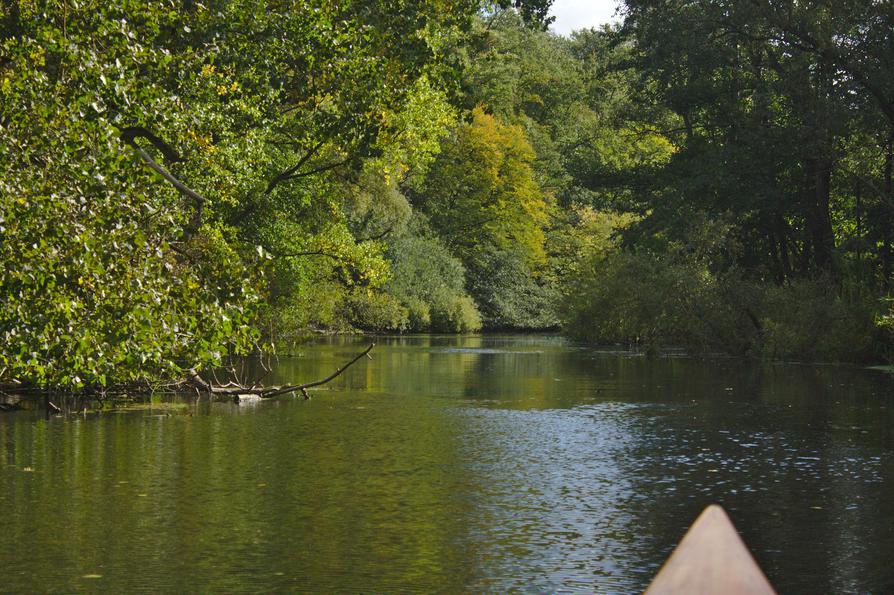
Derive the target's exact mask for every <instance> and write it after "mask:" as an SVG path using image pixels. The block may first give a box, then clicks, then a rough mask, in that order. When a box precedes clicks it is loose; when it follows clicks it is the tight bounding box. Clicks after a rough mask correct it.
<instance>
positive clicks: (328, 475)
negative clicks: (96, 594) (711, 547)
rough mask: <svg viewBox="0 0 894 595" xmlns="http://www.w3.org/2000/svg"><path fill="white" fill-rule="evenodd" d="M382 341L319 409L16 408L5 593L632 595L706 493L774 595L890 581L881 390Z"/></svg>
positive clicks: (294, 405) (887, 443) (747, 370)
mask: <svg viewBox="0 0 894 595" xmlns="http://www.w3.org/2000/svg"><path fill="white" fill-rule="evenodd" d="M377 342H378V343H379V345H378V346H377V347H376V349H375V350H374V351H373V355H374V357H373V359H372V360H371V361H367V362H365V363H364V364H362V365H357V366H356V367H355V368H352V369H349V370H348V371H347V372H346V373H345V374H344V375H343V376H342V377H340V378H338V379H337V380H336V381H334V382H333V383H332V384H331V385H327V386H326V387H323V388H322V389H321V390H318V391H316V392H314V393H313V394H314V398H313V399H312V400H310V401H307V402H305V401H303V400H291V399H283V400H275V401H272V402H263V403H260V404H256V405H254V406H252V407H246V406H237V405H234V404H232V403H210V402H198V403H192V404H187V405H186V406H185V407H183V406H181V409H180V410H179V411H177V412H176V414H175V412H172V411H161V410H160V408H156V409H146V410H141V411H134V412H130V413H123V414H122V413H118V412H111V411H106V412H101V413H96V414H93V415H89V416H87V417H84V416H72V417H70V418H68V419H67V420H66V419H57V418H51V419H49V420H47V419H43V418H42V417H41V415H40V413H39V412H35V413H29V412H25V413H15V414H0V465H2V466H0V509H2V510H3V511H4V513H3V515H2V517H0V535H2V536H3V540H4V542H5V547H4V548H2V550H0V552H2V553H0V567H2V568H3V569H4V575H3V583H2V584H3V589H4V590H5V589H9V590H12V591H30V590H62V591H70V590H80V589H85V588H87V589H92V588H102V589H109V590H125V591H134V590H218V589H222V590H234V589H235V590H244V589H252V590H303V591H313V592H318V591H333V590H335V591H367V592H370V591H398V590H399V591H447V592H455V591H498V592H502V591H509V590H516V591H524V592H532V591H533V592H547V591H579V592H592V591H594V590H598V591H600V592H630V591H635V590H637V589H641V588H643V587H644V586H645V585H646V584H647V583H648V581H649V579H650V578H651V576H652V575H653V574H654V572H655V571H656V570H657V568H658V566H659V565H660V564H661V562H662V561H663V560H664V559H665V558H666V557H667V555H668V554H669V553H670V550H671V549H672V548H673V546H674V545H675V543H676V542H677V541H678V540H679V538H680V537H681V535H682V533H683V532H684V531H685V529H686V527H687V526H688V525H689V523H690V522H691V521H692V520H693V519H694V517H695V516H696V515H697V514H698V512H699V511H700V510H701V508H703V507H704V506H705V505H706V504H708V503H710V502H720V503H722V504H723V505H724V506H725V507H726V508H727V510H728V511H729V512H730V516H731V517H732V519H733V521H734V522H735V523H736V525H737V527H738V528H739V529H740V530H741V531H742V533H743V534H744V537H745V540H746V542H747V543H748V544H749V546H750V547H751V548H752V550H753V551H754V553H755V556H756V558H757V559H758V561H759V563H760V564H761V565H762V567H763V568H764V569H765V571H766V573H767V575H768V576H769V578H770V580H771V581H772V582H773V583H774V585H776V587H777V588H778V589H779V590H780V592H830V591H832V592H846V591H875V592H885V591H891V590H892V588H894V568H892V567H891V565H890V564H889V558H890V552H892V551H894V529H892V527H894V523H892V522H891V520H892V519H894V516H892V513H894V499H892V498H890V494H891V493H894V455H892V450H894V434H892V427H894V425H892V422H894V419H892V417H894V414H892V409H891V407H890V406H889V400H890V396H891V380H890V379H889V378H888V377H887V376H885V375H883V374H880V373H877V372H870V371H864V370H859V369H855V368H849V367H834V366H793V365H759V364H750V363H745V362H742V361H737V360H724V359H718V360H696V359H689V358H683V357H668V358H656V359H649V358H644V357H638V356H634V355H631V354H626V353H618V352H611V351H605V350H596V349H589V348H583V347H579V346H574V345H570V344H568V343H566V342H565V341H563V340H561V339H559V338H555V337H547V336H475V337H456V336H426V337H393V338H379V339H377ZM363 345H364V340H363V339H362V338H339V337H336V338H321V339H318V340H316V341H315V342H314V343H313V344H310V345H301V346H296V347H295V348H294V349H293V350H292V351H294V352H295V354H296V355H295V356H290V357H283V358H281V359H280V361H279V362H278V365H277V367H276V369H275V370H274V374H273V376H272V377H271V378H270V382H271V383H274V384H276V383H293V382H300V381H305V380H308V379H314V378H321V377H324V376H326V375H328V374H329V373H330V372H331V371H332V370H334V369H335V368H336V367H337V366H339V365H341V364H343V363H344V361H346V360H348V359H350V358H351V356H352V355H353V354H355V353H356V352H357V351H358V349H359V348H361V347H362V346H363ZM22 552H27V555H22Z"/></svg>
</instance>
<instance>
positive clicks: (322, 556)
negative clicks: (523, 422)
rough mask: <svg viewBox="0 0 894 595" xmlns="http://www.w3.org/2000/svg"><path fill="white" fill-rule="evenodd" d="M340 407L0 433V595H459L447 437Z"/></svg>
mask: <svg viewBox="0 0 894 595" xmlns="http://www.w3.org/2000/svg"><path fill="white" fill-rule="evenodd" d="M333 398H338V399H339V403H338V405H339V406H338V407H332V403H331V402H327V400H328V396H321V398H319V399H315V400H313V401H310V402H309V403H305V402H303V401H284V402H273V403H269V404H266V403H265V404H262V405H261V406H259V407H256V408H254V409H252V414H251V415H240V416H233V415H227V412H231V411H235V410H236V408H235V406H232V405H229V404H221V405H216V406H215V407H214V411H215V413H214V414H212V415H208V416H191V417H190V416H180V417H177V416H173V417H168V416H160V417H152V416H147V415H143V414H139V413H138V414H126V415H120V414H103V415H102V416H94V417H91V418H88V419H87V420H86V421H76V422H62V421H61V420H55V421H53V422H50V423H45V422H43V421H39V422H32V420H31V419H28V418H21V421H19V418H9V419H10V421H9V422H7V421H6V420H3V421H0V438H2V441H0V444H2V449H3V450H2V451H0V454H2V455H3V461H4V462H6V463H7V464H8V465H10V464H14V465H15V467H5V468H3V470H2V471H0V504H2V506H3V510H4V520H3V521H2V523H3V528H4V531H3V536H4V539H5V540H6V542H7V545H9V544H11V543H14V544H15V547H14V548H12V547H7V548H4V552H3V553H0V565H2V567H3V568H4V585H5V587H7V588H10V589H13V590H28V589H29V588H30V587H33V586H34V585H35V584H36V583H33V582H31V581H32V579H31V578H30V577H40V579H39V580H40V588H41V589H48V590H65V591H70V590H75V589H76V588H77V586H78V585H79V584H80V583H79V582H78V581H79V580H80V578H79V577H81V576H82V575H83V574H94V573H96V574H102V575H103V579H102V580H103V585H104V586H105V587H107V588H111V589H113V590H134V589H137V588H138V587H139V586H144V585H146V584H152V585H153V587H155V588H158V589H160V590H172V591H178V590H187V591H192V590H233V589H238V588H245V587H247V586H249V587H250V588H251V589H259V590H296V589H297V590H304V591H311V592H325V591H331V590H333V589H337V588H341V589H345V588H348V589H349V590H361V589H363V590H370V591H393V590H396V589H399V588H407V587H412V586H416V587H417V588H419V589H422V590H432V589H435V588H442V587H444V586H446V585H451V584H452V585H455V588H456V589H459V588H461V586H462V585H463V584H464V583H463V581H464V577H465V573H466V572H468V571H467V569H466V568H465V565H464V564H463V560H464V555H465V554H464V552H465V548H464V547H462V546H461V545H459V546H458V544H462V543H464V542H465V541H466V537H465V534H464V531H465V529H464V528H465V527H466V526H467V524H468V523H467V522H466V521H465V520H464V519H465V518H466V517H467V515H468V510H467V506H466V503H465V501H464V500H463V499H462V497H461V496H455V495H454V494H461V489H459V488H460V486H462V485H464V483H465V482H466V480H465V478H463V477H462V476H457V475H455V473H456V471H457V470H458V469H459V468H458V466H457V463H456V461H455V453H454V451H453V445H454V444H455V443H456V440H457V438H456V431H457V428H456V427H455V426H453V425H452V424H450V423H449V420H445V419H444V418H443V416H442V415H441V414H440V413H439V410H438V408H436V407H432V406H431V403H430V402H424V401H422V400H419V399H410V398H403V399H393V398H382V399H376V398H375V397H371V396H369V395H351V394H345V393H340V394H338V396H337V397H333ZM371 399H373V400H375V402H374V403H371V402H370V400H371ZM26 466H27V467H30V468H32V469H33V471H31V472H27V473H26V472H23V471H21V468H23V467H26ZM22 552H27V555H23V554H22ZM19 571H22V572H26V573H27V574H20V573H19ZM277 572H280V573H283V574H282V575H281V576H280V575H277V574H276V573H277ZM16 581H25V582H16Z"/></svg>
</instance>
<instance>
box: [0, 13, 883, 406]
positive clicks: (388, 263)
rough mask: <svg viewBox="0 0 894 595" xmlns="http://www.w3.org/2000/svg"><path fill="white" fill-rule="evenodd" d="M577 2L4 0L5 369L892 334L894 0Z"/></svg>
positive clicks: (870, 344)
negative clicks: (552, 24)
mask: <svg viewBox="0 0 894 595" xmlns="http://www.w3.org/2000/svg"><path fill="white" fill-rule="evenodd" d="M549 5H550V2H549V1H548V0H529V1H523V0H514V1H509V0H506V1H500V2H496V3H492V2H487V3H483V4H482V3H481V2H479V1H478V0H465V1H460V2H457V1H455V0H449V1H448V0H444V1H440V0H435V1H432V0H425V1H423V0H419V1H416V0H401V1H400V2H393V1H391V0H374V1H369V0H337V1H334V0H308V1H303V2H294V3H291V2H286V3H279V2H260V3H259V2H255V1H252V2H239V1H223V0H219V1H210V2H203V3H200V2H193V1H186V0H184V1H182V2H172V3H148V4H144V3H132V2H126V1H123V0H120V1H119V0H107V1H105V2H95V1H91V0H82V1H76V0H59V1H55V2H54V1H47V2H24V1H19V2H8V3H4V4H3V8H2V13H0V262H2V265H3V266H2V270H0V297H2V301H0V333H2V336H3V340H4V346H3V348H2V352H0V378H3V379H7V380H9V379H16V380H18V381H22V382H26V383H30V384H36V385H42V386H55V387H69V388H76V389H84V388H88V389H89V388H102V387H106V386H110V385H121V384H128V383H151V382H157V381H160V380H163V379H167V378H173V377H178V376H179V375H182V373H183V370H185V369H188V368H193V367H197V368H202V367H209V366H215V365H218V364H219V363H220V362H221V360H222V358H224V357H226V356H227V355H229V354H239V353H247V352H249V351H253V350H259V349H264V348H269V347H270V345H271V343H274V342H276V341H282V340H288V339H289V338H291V337H294V336H297V335H300V334H301V333H306V332H308V331H310V330H320V329H326V330H333V329H334V330H347V329H361V330H372V331H386V332H410V331H436V332H467V331H476V330H480V329H482V328H484V329H526V330H532V329H534V330H536V329H555V328H559V327H562V326H564V327H565V328H566V329H567V330H568V331H569V332H570V333H572V334H574V335H577V336H580V337H582V338H586V339H589V340H593V341H604V342H623V343H626V344H635V345H640V346H645V347H648V348H656V347H659V346H661V345H670V344H673V345H686V346H689V347H690V348H693V349H703V350H725V351H731V352H735V353H740V354H749V355H766V356H770V357H806V358H831V359H855V358H870V357H878V356H879V355H880V354H881V353H882V350H883V349H884V347H885V345H887V343H888V335H887V334H886V333H887V332H888V331H887V328H888V327H889V326H890V325H889V322H888V321H889V318H888V317H887V316H886V315H887V311H888V309H887V306H886V302H884V301H883V299H884V298H885V297H886V296H887V295H888V279H889V278H890V274H891V266H892V264H891V259H892V257H894V255H892V253H891V241H892V238H891V208H892V201H891V198H892V191H891V141H892V134H891V132H892V129H894V128H892V122H894V120H892V117H894V106H892V102H894V74H892V73H894V68H892V66H894V65H892V61H894V45H892V44H894V40H892V37H894V36H892V23H894V15H892V9H891V8H890V7H888V6H886V5H883V4H880V3H872V2H858V1H856V0H848V1H838V2H829V3H822V4H816V5H810V6H806V5H803V4H800V3H792V2H778V3H771V4H768V5H767V6H760V7H759V6H757V5H751V4H748V5H746V4H745V3H729V4H723V3H720V4H718V3H715V2H695V3H692V2H686V3H684V2H651V1H650V2H637V1H634V0H631V1H629V2H628V3H627V5H626V7H625V9H624V10H625V15H626V16H625V20H624V23H623V25H622V26H619V27H616V28H614V29H611V28H606V29H603V30H586V31H579V32H577V33H575V34H573V35H572V36H571V37H570V38H563V37H559V36H556V35H554V34H552V33H549V32H548V31H547V30H546V25H547V23H548V18H547V14H548V13H547V11H548V8H549Z"/></svg>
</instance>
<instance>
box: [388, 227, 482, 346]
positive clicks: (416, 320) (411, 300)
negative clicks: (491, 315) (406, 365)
mask: <svg viewBox="0 0 894 595" xmlns="http://www.w3.org/2000/svg"><path fill="white" fill-rule="evenodd" d="M414 231H416V234H407V235H405V236H402V237H398V238H395V239H393V240H392V241H391V242H390V246H389V256H390V259H391V262H392V265H391V266H392V278H391V280H389V281H388V283H387V284H386V286H385V290H386V291H387V292H388V293H389V294H391V295H393V296H395V297H396V298H397V299H399V300H400V301H401V302H402V303H403V304H404V305H405V306H406V308H407V310H408V316H409V330H413V331H426V330H431V331H435V332H471V331H477V330H478V329H479V328H481V318H480V316H479V314H478V310H477V308H476V307H475V303H474V302H473V301H472V299H471V298H470V297H469V296H468V295H466V292H465V268H464V267H463V265H462V263H461V262H460V261H459V260H458V259H456V258H455V257H453V256H451V254H450V253H449V252H448V251H447V248H446V247H445V246H444V244H443V243H442V242H441V241H440V240H439V239H438V238H437V237H436V236H433V235H430V234H428V233H426V230H425V226H424V224H421V223H417V225H416V229H415V230H414ZM417 234H418V235H417Z"/></svg>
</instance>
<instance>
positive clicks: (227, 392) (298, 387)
mask: <svg viewBox="0 0 894 595" xmlns="http://www.w3.org/2000/svg"><path fill="white" fill-rule="evenodd" d="M375 346H376V344H375V343H372V344H371V345H370V346H369V347H367V348H366V349H364V350H363V351H361V352H360V353H358V354H357V355H356V356H354V358H353V359H352V360H351V361H349V362H348V363H346V364H345V365H344V366H342V367H340V368H337V369H336V370H335V372H333V373H332V374H330V375H329V376H327V377H326V378H323V379H322V380H315V381H313V382H306V383H304V384H288V385H285V386H268V387H263V386H261V387H258V386H241V385H234V384H235V383H232V382H230V383H227V384H226V385H225V386H220V385H215V384H211V383H210V382H208V381H207V380H205V379H204V378H202V377H201V376H200V375H199V373H198V372H197V371H196V370H195V369H190V370H189V378H187V382H188V383H189V384H190V385H192V386H193V387H195V388H196V389H198V390H201V391H204V392H206V393H210V394H212V395H223V396H232V397H235V398H236V399H237V400H238V399H240V398H244V397H246V396H251V397H256V398H259V399H269V398H271V397H278V396H279V395H284V394H288V393H294V392H300V393H301V394H302V395H303V396H304V398H305V399H309V398H310V395H308V394H307V389H309V388H313V387H314V386H320V385H322V384H326V383H327V382H330V381H331V380H334V379H335V378H337V377H338V376H339V375H341V374H342V372H344V371H345V370H347V369H348V368H350V367H351V366H352V365H354V364H355V363H357V360H359V359H360V358H362V357H363V356H369V352H370V351H372V348H373V347H375Z"/></svg>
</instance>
